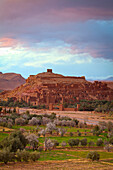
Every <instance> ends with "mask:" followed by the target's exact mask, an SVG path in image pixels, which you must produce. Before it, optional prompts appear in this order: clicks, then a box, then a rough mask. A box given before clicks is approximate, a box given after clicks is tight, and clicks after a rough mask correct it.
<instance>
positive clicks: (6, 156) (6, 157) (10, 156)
mask: <svg viewBox="0 0 113 170" xmlns="http://www.w3.org/2000/svg"><path fill="white" fill-rule="evenodd" d="M14 159H15V155H14V153H13V152H12V153H11V152H10V151H9V150H8V149H3V150H2V151H0V162H4V163H5V164H7V163H8V162H14Z"/></svg>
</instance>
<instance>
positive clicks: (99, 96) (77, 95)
mask: <svg viewBox="0 0 113 170" xmlns="http://www.w3.org/2000/svg"><path fill="white" fill-rule="evenodd" d="M1 97H2V99H7V98H8V97H13V98H14V100H19V101H20V100H24V101H26V102H27V103H30V104H33V105H39V104H46V105H49V104H50V103H53V104H58V103H64V102H68V103H73V102H78V101H79V100H81V99H86V100H113V90H112V89H110V88H109V87H108V86H107V84H106V83H104V82H98V81H95V82H94V83H91V82H88V81H86V79H85V77H71V76H63V75H60V74H54V73H52V70H50V69H48V70H47V72H44V73H39V74H37V75H31V76H29V77H28V79H27V80H26V83H25V84H23V85H21V86H20V87H17V88H16V89H14V90H12V91H11V92H9V93H6V94H5V93H3V94H2V96H1Z"/></svg>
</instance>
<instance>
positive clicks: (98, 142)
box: [96, 138, 103, 146]
mask: <svg viewBox="0 0 113 170" xmlns="http://www.w3.org/2000/svg"><path fill="white" fill-rule="evenodd" d="M96 145H97V146H102V145H103V140H102V139H101V138H99V139H98V140H97V142H96Z"/></svg>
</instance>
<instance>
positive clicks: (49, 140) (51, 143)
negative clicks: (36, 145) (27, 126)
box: [44, 138, 54, 151]
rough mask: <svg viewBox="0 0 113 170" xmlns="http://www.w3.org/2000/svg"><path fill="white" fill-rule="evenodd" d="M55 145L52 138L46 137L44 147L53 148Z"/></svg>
mask: <svg viewBox="0 0 113 170" xmlns="http://www.w3.org/2000/svg"><path fill="white" fill-rule="evenodd" d="M53 146H54V143H53V142H52V141H51V139H47V138H46V139H45V141H44V149H45V151H46V150H51V149H52V148H53Z"/></svg>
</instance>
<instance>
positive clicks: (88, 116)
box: [20, 108, 113, 125]
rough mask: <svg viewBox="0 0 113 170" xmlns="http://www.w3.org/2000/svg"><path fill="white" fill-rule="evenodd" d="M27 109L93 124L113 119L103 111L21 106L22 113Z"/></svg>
mask: <svg viewBox="0 0 113 170" xmlns="http://www.w3.org/2000/svg"><path fill="white" fill-rule="evenodd" d="M26 110H29V112H30V114H37V115H39V114H45V113H47V114H51V113H53V112H54V113H56V115H57V116H68V117H70V118H76V119H78V120H79V121H81V122H86V123H87V124H93V125H96V124H98V123H99V121H105V122H108V121H111V122H113V120H111V119H107V118H106V115H105V114H102V113H94V112H91V111H90V112H89V111H75V112H74V111H73V112H72V111H48V110H37V109H27V108H20V113H22V112H25V111H26Z"/></svg>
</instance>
